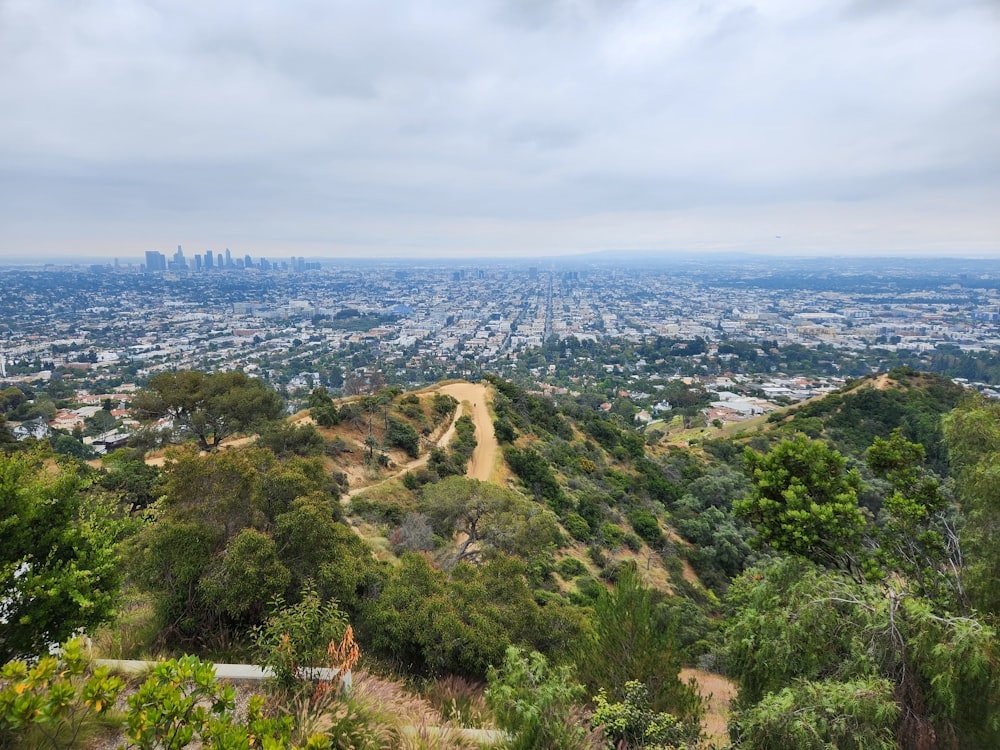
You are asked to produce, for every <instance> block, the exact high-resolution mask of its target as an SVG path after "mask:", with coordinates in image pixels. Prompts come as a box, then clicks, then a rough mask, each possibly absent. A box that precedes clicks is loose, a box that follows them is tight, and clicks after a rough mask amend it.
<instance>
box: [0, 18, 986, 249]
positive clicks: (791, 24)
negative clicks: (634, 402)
mask: <svg viewBox="0 0 1000 750" xmlns="http://www.w3.org/2000/svg"><path fill="white" fill-rule="evenodd" d="M0 71H2V72H0V256H3V257H6V258H11V257H14V256H20V255H31V256H36V257H37V256H44V255H50V254H59V255H70V254H78V255H84V254H87V255H94V254H100V255H118V256H121V257H129V256H138V255H139V254H140V253H141V252H142V251H143V250H145V249H153V248H156V249H160V250H164V251H170V250H172V248H173V246H174V245H176V244H178V243H183V244H184V245H185V249H186V250H189V251H190V252H192V253H193V252H201V251H203V250H205V249H209V248H212V249H218V248H220V247H222V246H229V247H231V248H233V250H234V251H237V252H239V253H240V254H242V253H244V252H248V253H250V254H252V255H260V254H263V255H278V254H280V255H289V254H294V255H321V256H337V255H342V256H357V255H369V254H382V255H407V256H420V255H454V256H458V257H461V256H468V255H471V254H489V255H504V254H516V255H526V254H555V253H575V252H586V251H591V250H600V249H610V248H622V249H655V250H710V249H719V250H737V251H739V250H745V251H757V252H759V251H764V252H781V253H796V254H799V253H801V254H807V253H828V254H841V253H862V252H864V253H870V254H880V253H898V252H913V253H935V254H949V253H954V254H961V255H974V254H975V255H982V254H991V255H1000V1H998V0H813V1H809V0H805V1H803V0H746V1H745V2H744V1H740V0H701V1H698V0H658V1H657V2H646V1H644V0H635V1H634V2H630V1H629V0H575V1H570V0H565V1H559V0H552V1H548V0H495V1H493V2H476V1H475V0H466V1H465V2H444V1H443V0H436V1H434V2H432V1H430V0H422V1H421V0H392V1H391V2H390V1H388V0H385V1H383V0H365V1H364V2H357V1H356V0H355V1H354V2H330V1H327V0H323V1H319V0H316V1H314V2H294V1H293V0H285V2H277V1H276V0H275V1H271V0H260V1H255V0H239V1H238V2H237V1H235V0H234V1H230V0H214V1H208V0H147V1H146V2H139V1H137V0H87V1H86V2H71V1H70V0H64V1H62V2H58V1H56V0H0ZM778 235H780V236H781V239H778V237H777V236H778Z"/></svg>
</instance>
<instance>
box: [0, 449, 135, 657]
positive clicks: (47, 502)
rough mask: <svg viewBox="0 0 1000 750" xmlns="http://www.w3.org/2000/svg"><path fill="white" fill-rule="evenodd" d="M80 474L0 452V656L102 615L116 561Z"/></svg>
mask: <svg viewBox="0 0 1000 750" xmlns="http://www.w3.org/2000/svg"><path fill="white" fill-rule="evenodd" d="M82 487H83V484H82V481H81V479H80V477H79V475H78V474H77V473H76V471H74V470H73V469H71V468H68V467H64V466H60V465H58V464H56V463H55V462H54V461H53V460H52V459H51V458H47V457H46V456H44V455H43V454H41V453H39V452H37V451H35V452H24V453H14V454H3V453H0V661H7V660H8V659H10V658H12V657H15V656H27V655H30V654H36V653H41V652H43V651H44V650H46V649H47V647H48V645H49V644H51V643H58V642H60V641H63V640H65V639H66V638H67V637H68V636H69V635H70V633H72V632H73V631H74V630H76V629H77V628H85V627H90V626H92V625H96V624H98V623H100V622H101V621H102V620H104V619H106V618H107V617H108V616H109V615H110V614H111V611H112V609H113V606H114V603H115V601H116V600H117V597H118V589H119V583H120V572H119V570H120V565H119V560H118V557H117V555H116V554H115V552H114V546H113V540H112V538H111V535H110V534H109V533H106V531H105V529H103V528H102V527H101V524H100V520H101V519H99V518H98V519H90V520H85V519H84V518H83V517H82V516H81V512H80V511H81V507H80V506H81V490H82Z"/></svg>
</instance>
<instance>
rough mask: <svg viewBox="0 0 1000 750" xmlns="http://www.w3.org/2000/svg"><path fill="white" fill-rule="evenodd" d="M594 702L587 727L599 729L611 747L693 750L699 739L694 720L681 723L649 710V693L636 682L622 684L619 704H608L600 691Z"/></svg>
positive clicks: (666, 714) (697, 723)
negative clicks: (623, 695) (623, 689)
mask: <svg viewBox="0 0 1000 750" xmlns="http://www.w3.org/2000/svg"><path fill="white" fill-rule="evenodd" d="M594 703H595V705H596V709H595V710H594V715H593V716H592V717H591V718H590V725H591V726H592V727H600V728H601V729H603V730H604V733H605V735H607V738H608V740H609V741H610V743H611V746H612V747H616V748H619V747H625V748H654V747H655V748H693V747H696V746H697V745H698V740H699V739H700V737H701V725H700V724H699V722H698V720H697V718H689V719H687V720H686V721H684V722H681V721H679V720H678V719H677V717H676V716H673V715H672V714H668V713H657V712H655V711H653V710H652V709H651V708H650V707H649V691H648V689H647V688H646V686H645V685H644V684H642V683H641V682H639V681H638V680H629V681H628V682H626V683H625V698H624V700H623V701H621V702H620V703H609V702H608V696H607V694H606V693H605V692H604V691H603V690H601V692H600V693H598V694H597V696H596V697H595V698H594Z"/></svg>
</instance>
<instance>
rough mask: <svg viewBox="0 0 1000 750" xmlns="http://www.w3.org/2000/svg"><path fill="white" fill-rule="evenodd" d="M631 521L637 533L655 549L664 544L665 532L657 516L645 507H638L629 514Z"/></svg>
mask: <svg viewBox="0 0 1000 750" xmlns="http://www.w3.org/2000/svg"><path fill="white" fill-rule="evenodd" d="M628 520H629V523H631V524H632V528H633V529H635V533H636V534H638V535H639V537H640V538H641V539H642V540H643V541H644V542H646V544H648V545H649V546H650V547H652V548H653V549H657V548H659V547H662V546H663V532H662V531H660V524H659V522H658V521H657V520H656V516H654V515H653V514H652V513H650V512H649V511H648V510H645V509H644V508H636V509H635V510H633V511H631V512H630V513H629V514H628Z"/></svg>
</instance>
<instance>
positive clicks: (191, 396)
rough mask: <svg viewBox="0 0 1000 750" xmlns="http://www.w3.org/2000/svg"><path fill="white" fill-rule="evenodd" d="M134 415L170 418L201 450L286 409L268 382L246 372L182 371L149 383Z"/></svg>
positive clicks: (135, 402)
mask: <svg viewBox="0 0 1000 750" xmlns="http://www.w3.org/2000/svg"><path fill="white" fill-rule="evenodd" d="M132 410H133V413H135V414H136V415H137V416H139V417H140V418H141V419H143V420H151V419H160V418H162V417H169V418H172V419H173V420H174V423H175V427H179V428H180V429H182V430H186V431H188V432H190V433H191V434H192V435H194V436H195V437H196V438H197V440H198V444H199V445H200V446H201V448H202V450H210V449H213V448H216V447H218V445H219V443H221V442H222V440H223V439H224V438H226V437H228V436H229V435H232V434H233V433H235V432H238V431H240V430H246V429H250V428H252V427H254V426H256V425H259V424H261V423H263V422H266V421H268V420H272V419H277V418H278V417H280V416H281V414H282V412H283V411H284V404H283V402H282V400H281V397H280V396H279V395H278V394H277V393H275V392H274V391H273V390H271V389H270V388H268V386H267V385H266V384H265V383H263V382H262V381H261V380H258V379H256V378H251V377H249V376H247V375H246V374H245V373H243V372H239V371H235V370H234V371H231V372H219V373H211V374H208V373H203V372H198V371H197V370H179V371H178V372H164V373H160V374H159V375H154V376H153V377H152V378H150V379H149V382H148V383H147V384H146V388H145V389H144V390H143V391H141V392H140V393H138V394H136V397H135V398H134V399H133V400H132Z"/></svg>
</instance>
